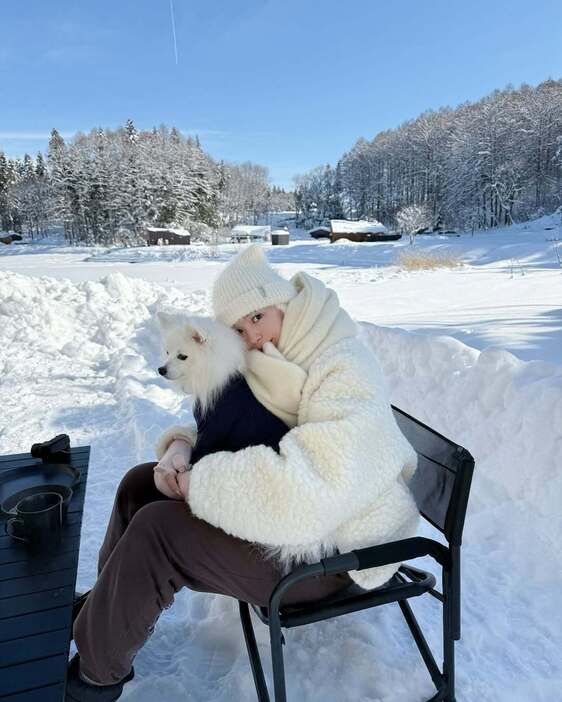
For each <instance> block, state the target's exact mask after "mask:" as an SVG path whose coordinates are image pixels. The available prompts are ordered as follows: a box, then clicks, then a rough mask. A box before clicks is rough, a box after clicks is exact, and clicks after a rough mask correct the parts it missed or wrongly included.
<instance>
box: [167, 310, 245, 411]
mask: <svg viewBox="0 0 562 702" xmlns="http://www.w3.org/2000/svg"><path fill="white" fill-rule="evenodd" d="M158 320H159V322H160V327H161V330H162V338H163V345H164V350H165V352H166V358H167V360H166V363H165V364H164V365H163V366H161V368H159V369H158V370H159V371H160V373H161V375H163V376H164V377H165V378H167V379H168V380H170V381H172V382H173V383H174V384H175V385H176V387H178V388H179V389H180V390H182V391H183V392H185V393H187V394H190V395H192V396H193V399H194V401H195V400H196V401H198V402H199V405H200V407H201V412H202V414H205V413H206V412H208V411H209V410H210V409H211V408H212V407H213V404H214V402H215V401H216V399H217V397H218V396H219V395H220V392H221V390H222V389H223V388H224V387H225V386H226V385H227V383H228V382H229V381H230V380H231V379H232V378H233V377H234V376H236V375H238V374H239V373H240V372H241V371H242V370H243V368H244V350H245V349H244V342H243V341H242V339H241V337H240V336H239V335H238V334H237V333H236V332H235V331H234V330H233V329H231V328H230V327H227V326H226V325H224V324H222V323H221V322H217V321H215V320H214V319H211V318H210V317H202V316H193V317H187V316H181V315H172V314H167V313H165V312H159V313H158Z"/></svg>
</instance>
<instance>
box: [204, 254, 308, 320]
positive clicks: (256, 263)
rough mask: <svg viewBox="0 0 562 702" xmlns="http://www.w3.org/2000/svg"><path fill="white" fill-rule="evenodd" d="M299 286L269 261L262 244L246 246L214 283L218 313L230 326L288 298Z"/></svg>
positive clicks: (289, 298)
mask: <svg viewBox="0 0 562 702" xmlns="http://www.w3.org/2000/svg"><path fill="white" fill-rule="evenodd" d="M296 294H297V290H296V289H295V287H294V286H293V284H292V283H290V282H289V281H288V280H285V278H282V277H281V276H280V275H279V274H278V273H276V272H275V271H274V270H273V268H271V266H270V265H269V263H268V262H267V259H266V257H265V254H264V252H263V248H262V246H261V245H260V244H252V245H251V246H247V247H246V248H245V249H244V250H243V251H241V252H240V253H239V254H238V255H237V256H235V257H234V258H233V259H232V261H231V262H230V263H229V264H228V265H227V267H226V268H225V269H224V270H223V272H222V273H221V274H220V275H219V277H218V278H217V279H216V280H215V284H214V285H213V311H214V313H215V317H216V318H217V319H218V320H219V321H221V322H223V324H227V325H228V326H229V327H231V326H232V325H233V324H234V322H236V321H238V320H239V319H241V318H242V317H245V316H246V315H247V314H250V313H251V312H255V311H256V310H260V309H263V308H264V307H269V306H270V305H277V304H282V303H284V302H289V300H292V298H293V297H295V296H296Z"/></svg>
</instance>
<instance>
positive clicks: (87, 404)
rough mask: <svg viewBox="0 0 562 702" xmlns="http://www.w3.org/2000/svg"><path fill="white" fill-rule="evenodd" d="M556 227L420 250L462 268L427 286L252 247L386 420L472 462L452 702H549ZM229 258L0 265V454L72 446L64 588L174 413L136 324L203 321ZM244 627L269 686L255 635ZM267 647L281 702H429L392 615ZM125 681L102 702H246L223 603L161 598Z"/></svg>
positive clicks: (304, 248) (558, 529) (10, 261)
mask: <svg viewBox="0 0 562 702" xmlns="http://www.w3.org/2000/svg"><path fill="white" fill-rule="evenodd" d="M559 221H560V217H559V216H557V217H546V218H543V219H541V220H538V221H536V222H533V223H528V224H526V225H517V226H514V227H511V228H508V229H504V230H498V231H495V232H483V233H479V234H475V235H474V236H473V237H471V236H470V234H466V235H462V236H461V237H452V238H447V237H444V236H434V235H432V236H424V237H419V239H418V242H417V243H416V247H415V248H416V249H417V250H419V251H431V252H444V251H446V252H448V253H450V254H452V255H454V256H456V257H458V258H461V259H462V260H463V261H464V265H463V266H462V267H459V268H455V269H446V270H437V271H418V272H411V273H409V272H406V271H404V270H401V269H400V267H399V266H398V265H397V263H396V256H397V253H398V252H399V251H400V250H402V249H408V248H409V247H408V243H407V241H400V242H390V243H378V244H360V245H355V244H350V243H341V242H338V243H337V244H332V245H330V244H329V243H328V242H326V241H312V240H309V239H306V238H303V237H300V238H298V239H296V240H294V241H293V242H292V244H291V245H290V246H289V247H269V245H268V246H267V252H268V256H269V259H270V261H271V262H272V263H274V264H275V265H277V266H278V268H279V270H280V272H281V273H282V274H284V275H286V276H290V275H291V274H293V273H295V272H296V271H297V270H305V271H307V272H309V273H311V274H313V275H316V276H318V277H319V278H321V279H322V280H324V281H325V282H326V283H327V284H328V285H330V286H331V287H333V288H334V289H335V290H336V291H337V292H338V294H339V296H340V299H341V301H342V303H343V305H344V306H345V307H346V308H347V309H348V310H349V312H350V313H351V314H352V316H353V317H354V318H355V319H357V320H359V321H361V322H363V325H362V329H363V333H364V337H365V339H366V340H367V341H368V343H370V344H371V346H372V348H373V350H374V351H375V353H376V354H377V355H378V357H379V359H380V361H381V363H382V366H383V368H384V370H385V372H386V375H387V378H388V382H389V385H390V387H391V391H392V401H393V403H394V404H396V405H398V406H400V407H401V408H403V409H404V410H406V411H407V412H409V413H411V414H413V415H414V416H417V417H418V418H419V419H421V420H422V421H424V422H426V423H429V424H430V425H432V426H433V427H434V428H435V429H437V430H438V431H440V432H442V433H444V434H445V435H447V436H449V437H450V438H452V439H453V440H455V441H457V442H458V443H460V444H462V445H464V446H466V447H467V448H468V449H469V450H470V451H471V453H472V454H473V455H474V456H475V459H476V472H475V476H474V483H473V489H472V494H471V501H470V504H469V511H468V515H467V521H466V527H465V538H464V547H463V575H462V582H463V601H462V612H463V621H462V624H463V631H462V639H461V641H460V642H459V643H458V644H457V646H456V652H457V700H459V702H475V701H478V702H492V701H493V702H498V701H503V700H505V701H506V702H507V700H509V701H512V700H514V701H516V702H519V701H521V702H523V701H525V702H529V701H531V700H532V701H533V702H543V701H544V702H547V701H548V702H555V701H556V700H559V699H562V693H561V690H562V666H561V664H560V660H561V655H560V651H561V649H562V614H561V609H560V607H559V605H558V601H559V597H560V591H561V588H562V555H561V552H560V543H561V540H562V521H561V518H560V504H561V501H562V467H561V465H560V456H562V270H561V268H560V266H559V264H558V262H557V259H556V255H555V252H554V248H553V247H554V245H555V244H556V242H555V241H551V240H552V239H555V238H556V237H558V238H559V239H562V231H561V228H560V225H559ZM238 248H239V247H238V246H234V245H224V246H220V247H218V248H214V247H204V246H192V247H167V248H157V247H150V248H142V249H122V248H120V249H116V248H112V249H103V248H100V247H80V248H68V247H62V246H60V245H57V244H55V243H52V244H46V243H43V244H34V245H27V246H23V245H19V246H16V245H14V244H12V245H11V246H2V247H1V248H0V373H1V375H0V377H1V381H0V387H1V403H2V414H1V415H0V453H14V452H22V451H28V450H29V447H30V445H31V443H33V442H34V441H37V440H44V439H47V438H50V437H51V436H53V435H54V434H57V433H60V432H66V433H68V434H69V435H70V437H71V440H72V444H73V445H85V444H89V445H91V447H92V452H91V464H90V480H89V485H88V495H87V500H86V506H85V514H84V523H83V529H82V534H83V539H82V545H81V552H80V565H79V572H78V583H77V585H78V588H79V589H87V588H89V587H91V585H92V584H93V582H94V579H95V569H96V559H97V551H98V549H99V547H100V545H101V541H102V538H103V534H104V531H105V525H106V524H107V520H108V517H109V513H110V511H111V507H112V502H113V495H114V493H115V489H116V486H117V484H118V482H119V480H120V478H121V476H122V475H123V473H124V472H125V471H126V470H127V469H128V468H129V467H130V466H132V465H134V464H136V463H139V462H142V461H145V460H153V448H152V447H153V444H154V440H155V438H156V436H157V435H158V434H159V433H160V432H161V431H162V430H163V429H164V428H165V427H167V426H169V425H171V424H176V423H178V422H179V423H181V422H182V421H184V420H186V419H187V418H188V417H189V416H190V414H191V413H190V407H189V401H188V400H186V399H185V398H182V397H179V396H178V395H176V394H175V393H174V391H172V390H171V389H170V388H169V387H167V386H166V384H165V381H164V380H163V379H161V378H160V377H159V376H158V374H157V373H156V368H157V366H158V365H159V363H160V356H159V343H158V327H157V323H156V321H155V313H156V311H157V310H158V309H159V308H160V307H162V306H167V307H168V306H170V305H171V306H176V307H178V308H181V309H184V310H189V311H191V312H192V313H207V312H209V311H210V307H209V302H210V300H209V292H210V285H211V282H212V280H213V279H214V277H215V276H216V274H217V273H218V272H219V271H220V270H221V269H222V267H223V266H224V263H225V262H226V261H227V260H228V259H229V258H230V257H231V255H232V254H233V253H234V252H235V251H236V250H238ZM424 533H426V534H429V535H432V536H435V534H433V533H432V531H431V530H430V528H429V527H428V528H427V529H425V530H424ZM419 564H420V565H421V567H424V566H426V567H428V568H429V569H432V567H433V566H432V564H431V563H430V562H429V561H427V562H426V561H425V560H422V561H419ZM426 600H427V601H426ZM413 608H414V610H415V612H416V614H417V615H418V616H419V620H420V623H421V625H422V627H423V628H424V630H425V632H426V635H427V638H428V640H429V642H430V644H431V645H432V647H433V649H434V651H436V654H437V655H436V658H437V660H438V661H440V659H441V653H440V651H441V646H440V625H439V622H440V617H439V614H440V612H439V608H440V605H439V603H438V602H437V601H436V600H433V599H432V598H424V599H423V600H422V601H415V602H414V603H413ZM255 626H256V634H257V638H258V643H259V645H260V651H261V653H262V655H263V658H264V665H265V670H266V675H267V677H268V681H269V682H271V666H270V663H269V661H268V657H267V651H268V636H267V629H266V627H264V626H263V625H262V624H261V623H260V622H259V621H257V620H256V623H255ZM285 637H286V640H287V646H286V647H285V657H286V658H285V660H286V672H287V685H288V699H289V700H291V701H293V700H294V701H295V702H296V701H299V702H300V701H303V702H320V701H321V702H336V701H337V702H341V700H350V701H361V702H363V701H364V702H367V701H368V702H402V701H404V702H418V701H421V700H425V699H427V698H428V697H430V696H431V694H432V690H433V688H432V684H431V681H430V678H429V676H428V674H427V671H426V669H425V666H424V665H423V663H422V662H421V659H420V658H419V654H418V652H417V649H416V648H415V645H414V644H413V642H412V641H411V640H410V638H409V635H408V633H407V630H406V625H405V623H404V622H403V619H402V617H401V614H400V611H399V609H398V607H393V606H387V607H382V608H379V609H378V610H377V609H376V610H372V611H370V612H361V613H357V614H353V615H349V616H347V617H342V618H339V619H337V620H333V621H329V622H324V623H321V624H315V625H312V626H309V627H302V628H297V629H292V630H289V631H288V632H286V633H285ZM135 670H136V677H135V680H134V681H133V682H132V683H130V684H129V685H127V687H126V688H125V690H126V691H125V693H124V695H123V698H122V699H124V700H130V701H131V702H133V701H134V702H137V701H138V702H152V701H153V700H154V699H159V700H162V702H180V700H181V701H182V702H184V701H185V700H191V701H193V702H202V701H203V700H205V701H209V702H233V701H235V702H237V701H240V702H243V701H245V700H249V701H250V700H252V701H253V700H254V699H255V692H254V689H253V681H252V676H251V672H250V667H249V663H248V660H247V654H246V650H245V645H244V640H243V636H242V631H241V627H240V623H239V619H238V609H237V603H236V602H235V601H234V600H231V599H229V598H226V597H221V596H214V595H207V594H202V593H195V592H191V591H189V590H186V589H184V590H182V591H181V592H180V593H179V594H178V595H177V597H176V601H175V603H174V606H173V607H171V608H170V609H169V610H167V611H165V612H164V613H163V615H162V616H161V618H160V620H159V622H158V624H157V626H156V629H155V632H154V634H153V635H152V637H151V638H150V640H149V641H148V643H147V644H146V646H145V647H144V648H143V649H142V650H141V652H140V653H139V655H138V656H137V659H136V661H135Z"/></svg>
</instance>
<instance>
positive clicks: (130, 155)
mask: <svg viewBox="0 0 562 702" xmlns="http://www.w3.org/2000/svg"><path fill="white" fill-rule="evenodd" d="M292 207H293V199H292V193H287V192H285V191H284V190H283V189H281V188H278V187H275V186H273V187H271V186H270V184H269V177H268V170H267V168H265V167H264V166H261V165H258V164H255V163H251V162H245V163H240V164H232V163H227V162H224V161H216V160H214V159H213V158H211V156H209V154H208V153H206V152H205V151H204V149H203V147H202V146H201V144H200V143H199V140H198V139H197V137H192V136H185V135H183V134H182V133H181V132H180V131H179V130H178V129H176V128H174V127H172V128H169V127H167V126H161V127H159V128H154V129H152V130H150V131H138V130H137V129H136V127H135V125H134V124H133V122H132V121H131V120H128V121H127V123H126V124H125V125H124V126H123V127H122V128H119V129H117V130H109V129H101V128H98V129H93V130H92V131H91V132H90V133H89V134H82V133H78V134H76V135H75V136H74V137H73V138H72V139H71V140H69V141H65V140H64V139H63V138H62V136H61V135H60V134H59V132H58V131H57V130H56V129H53V131H52V133H51V138H50V140H49V146H48V151H47V154H46V157H45V156H44V155H43V154H42V153H38V154H37V156H36V158H32V157H31V156H30V155H29V154H26V155H25V156H24V157H23V158H22V159H8V158H7V157H6V156H5V154H3V153H2V152H0V230H2V229H4V230H7V231H10V230H11V231H15V232H18V233H25V234H28V235H30V236H31V237H32V238H35V237H39V236H41V235H43V234H45V233H47V232H49V231H51V230H53V229H57V228H59V229H61V230H62V231H64V234H65V237H66V239H67V240H68V241H69V242H70V243H77V242H80V243H88V244H98V243H99V244H111V243H131V244H134V243H138V242H139V235H141V234H142V232H143V230H144V229H145V228H146V227H148V226H156V227H166V226H168V227H179V228H185V229H187V230H189V231H190V232H191V234H192V238H195V239H197V238H202V239H205V238H206V237H209V236H210V232H213V231H215V232H216V231H217V230H218V229H220V228H221V227H230V226H232V225H235V224H238V223H240V222H242V223H250V224H251V223H256V222H257V221H258V220H259V219H260V218H261V217H263V216H264V215H265V213H267V212H272V211H273V212H275V211H282V210H287V209H292Z"/></svg>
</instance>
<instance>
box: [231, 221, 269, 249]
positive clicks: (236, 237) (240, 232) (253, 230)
mask: <svg viewBox="0 0 562 702" xmlns="http://www.w3.org/2000/svg"><path fill="white" fill-rule="evenodd" d="M270 236H271V227H270V226H269V225H264V226H257V225H256V226H255V225H251V224H237V225H236V226H235V227H234V229H233V230H232V235H231V237H230V240H231V241H232V242H233V243H235V244H241V243H242V242H251V241H267V240H268V239H269V237H270Z"/></svg>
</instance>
